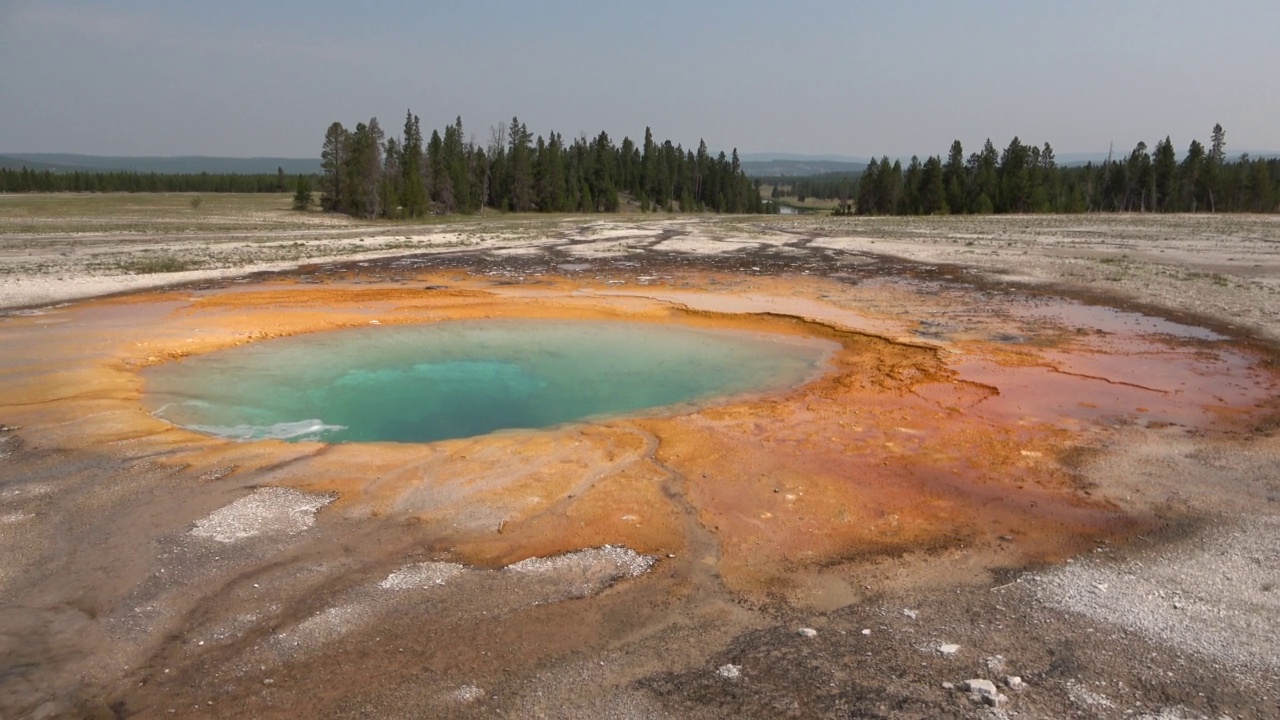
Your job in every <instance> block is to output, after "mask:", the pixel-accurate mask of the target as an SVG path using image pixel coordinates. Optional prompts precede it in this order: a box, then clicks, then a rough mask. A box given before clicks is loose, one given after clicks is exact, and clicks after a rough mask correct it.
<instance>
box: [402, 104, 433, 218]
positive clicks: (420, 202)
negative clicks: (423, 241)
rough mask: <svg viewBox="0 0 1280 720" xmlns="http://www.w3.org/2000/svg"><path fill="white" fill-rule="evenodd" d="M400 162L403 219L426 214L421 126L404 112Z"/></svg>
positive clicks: (411, 114) (414, 116)
mask: <svg viewBox="0 0 1280 720" xmlns="http://www.w3.org/2000/svg"><path fill="white" fill-rule="evenodd" d="M401 155H402V158H401V161H400V206H401V207H402V208H404V215H405V217H411V218H419V217H422V216H423V215H425V214H426V213H427V185H426V181H425V179H424V175H423V172H422V126H421V125H420V124H419V122H418V116H417V115H414V114H413V113H411V112H409V111H408V110H406V111H405V117H404V145H403V146H402V149H401Z"/></svg>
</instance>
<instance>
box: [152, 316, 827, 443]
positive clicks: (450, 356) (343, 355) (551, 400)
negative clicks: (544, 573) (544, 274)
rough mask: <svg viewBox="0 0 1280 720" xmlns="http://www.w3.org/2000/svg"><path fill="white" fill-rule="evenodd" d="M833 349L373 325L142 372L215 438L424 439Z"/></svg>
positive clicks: (770, 379)
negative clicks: (218, 436) (216, 436)
mask: <svg viewBox="0 0 1280 720" xmlns="http://www.w3.org/2000/svg"><path fill="white" fill-rule="evenodd" d="M836 347H837V346H836V344H835V343H832V342H829V341H822V340H815V339H808V338H795V337H791V336H783V335H772V334H765V333H748V332H738V331H722V330H705V329H694V328H689V327H683V326H674V325H648V324H641V323H624V322H575V321H546V320H485V321H460V322H444V323H438V324H433V325H415V326H400V327H376V328H367V329H359V330H344V331H338V332H329V333H319V334H316V335H304V336H298V337H293V338H286V339H282V340H272V341H268V342H262V343H256V344H253V345H247V346H243V347H239V348H234V349H231V350H225V351H220V352H216V353H210V354H208V355H201V356H195V357H192V358H188V359H185V360H182V361H179V362H174V363H168V364H165V365H160V366H157V367H154V368H150V369H148V370H147V371H146V380H147V386H148V394H147V401H148V403H149V404H150V407H151V409H152V410H153V412H154V413H155V415H156V416H158V417H161V418H163V419H165V420H167V421H169V422H172V423H174V424H176V425H180V426H183V427H186V428H189V429H192V430H197V431H200V432H205V433H209V434H213V435H220V436H224V437H231V438H239V439H260V438H278V439H285V440H324V441H327V442H369V441H394V442H430V441H434V440H444V439H448V438H459V437H470V436H474V435H483V434H486V433H489V432H493V431H495V430H501V429H510V428H540V427H548V426H552V425H557V424H560V423H565V422H570V421H574V420H581V419H584V418H596V417H600V416H610V415H618V414H626V413H633V412H636V411H640V410H646V409H650V408H657V407H664V406H670V405H679V404H681V403H706V402H709V401H712V400H714V399H716V398H722V397H725V396H732V395H735V394H740V393H747V392H762V391H771V390H779V389H783V388H787V387H791V386H794V385H797V384H800V383H802V382H804V381H806V380H808V379H810V378H812V377H814V376H815V375H816V374H817V373H818V372H819V371H820V369H821V367H822V366H823V365H824V364H825V362H826V359H827V357H828V356H829V355H830V353H831V352H832V351H833V350H834V349H835V348H836Z"/></svg>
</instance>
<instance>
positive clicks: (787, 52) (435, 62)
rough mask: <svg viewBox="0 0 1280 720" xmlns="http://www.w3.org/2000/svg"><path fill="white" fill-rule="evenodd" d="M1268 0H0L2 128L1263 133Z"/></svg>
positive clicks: (262, 133)
mask: <svg viewBox="0 0 1280 720" xmlns="http://www.w3.org/2000/svg"><path fill="white" fill-rule="evenodd" d="M1278 28H1280V2H1278V1H1277V0H1222V1H1221V2H1205V0H1196V1H1194V2H1193V1H1192V0H1133V1H1129V2H1125V1H1122V0H1109V1H1107V2H1094V1H1092V0H1060V1H1058V2H1049V1H1047V0H1043V1H1041V0H1001V1H995V0H992V1H989V2H977V1H974V2H965V1H963V0H938V1H925V0H919V1H917V2H909V1H907V0H899V1H897V2H890V1H887V0H886V1H884V2H880V1H866V2H856V1H853V0H831V1H829V2H828V1H823V0H813V1H805V0H790V1H789V2H778V1H777V0H774V1H772V2H759V1H758V0H732V1H729V0H723V1H722V0H705V1H702V2H699V1H698V0H684V1H671V2H668V1H667V0H646V1H645V2H607V1H606V0H596V1H594V2H589V1H586V0H583V1H578V0H465V1H464V0H456V1H453V2H444V1H437V2H411V1H409V0H373V1H360V2H353V1H351V0H346V1H345V2H341V3H338V2H327V1H326V0H306V1H292V0H290V1H284V0H280V1H276V2H273V1H271V0H252V1H250V0H220V1H218V2H195V1H194V0H112V1H111V2H105V1H103V2H87V1H77V0H0V152H4V151H9V152H20V151H25V152H77V153H90V154H102V155H185V154H202V155H234V156H250V155H275V156H290V157H313V156H317V155H318V154H319V151H320V144H321V139H322V137H323V134H324V130H325V128H326V127H327V126H328V125H329V123H331V122H333V121H335V120H337V121H340V122H342V123H343V124H345V125H347V126H348V127H350V126H353V125H354V124H355V123H356V122H357V121H362V120H367V119H368V118H369V117H370V116H375V115H376V116H377V117H378V119H379V121H380V122H381V123H382V126H383V128H384V130H386V131H387V132H388V134H396V135H398V134H399V132H400V129H401V127H402V125H403V120H404V113H405V109H406V108H412V109H413V111H414V112H415V113H417V114H418V115H420V116H421V118H422V122H423V125H424V127H426V126H429V127H432V128H438V127H441V126H443V125H444V124H445V123H447V122H450V121H452V120H453V118H454V117H455V116H457V115H461V116H462V118H463V123H464V126H465V128H466V130H467V131H468V133H469V134H472V133H473V134H474V135H475V137H476V139H477V140H479V141H481V142H484V141H487V139H488V135H489V127H490V126H491V125H493V124H496V123H497V122H499V121H501V120H509V119H510V118H511V116H512V115H518V116H519V117H520V119H521V120H522V121H523V122H524V123H525V124H526V125H527V126H528V127H529V129H530V130H531V131H532V132H533V133H534V134H535V135H536V134H544V133H546V132H547V131H549V130H557V131H559V132H561V133H563V134H564V135H566V136H575V135H577V134H578V133H579V132H582V131H586V132H588V133H591V134H594V133H596V132H598V131H599V130H601V129H604V130H606V131H608V132H609V134H610V136H611V137H613V138H614V140H615V141H617V142H621V140H622V137H623V136H624V135H630V136H631V137H632V138H633V139H638V138H642V137H643V135H644V128H645V126H646V125H650V126H652V127H653V131H654V134H655V136H657V137H659V138H669V139H671V140H672V141H674V142H680V143H683V144H684V145H685V146H686V147H688V146H691V145H696V144H697V142H698V140H699V138H705V139H706V140H707V144H708V145H709V146H710V147H711V148H712V149H713V150H720V149H724V150H728V149H730V148H732V147H735V146H736V147H738V148H739V150H740V151H741V152H743V153H748V152H761V151H770V152H791V153H814V154H817V153H823V154H844V155H854V156H867V155H872V154H876V155H879V154H890V155H911V154H913V153H918V154H920V155H927V154H934V153H945V152H946V150H947V148H948V146H949V145H950V143H951V141H952V140H953V139H956V138H958V139H960V140H961V141H962V142H964V144H965V149H966V151H972V150H975V149H977V146H978V145H979V144H980V143H981V142H982V140H983V139H984V138H986V137H991V138H992V140H993V141H994V142H995V144H996V145H997V146H1000V147H1003V146H1004V145H1006V144H1007V143H1008V140H1009V139H1010V138H1011V137H1012V136H1013V135H1015V134H1016V135H1018V136H1020V137H1021V138H1022V140H1023V141H1024V142H1028V143H1034V144H1041V143H1043V142H1045V141H1048V142H1050V143H1051V144H1052V145H1053V146H1054V148H1055V150H1056V151H1057V153H1058V154H1059V155H1062V154H1064V153H1070V152H1092V151H1106V149H1107V146H1108V144H1109V143H1112V142H1114V143H1115V147H1116V149H1117V151H1123V152H1128V151H1129V150H1130V149H1132V147H1133V145H1134V144H1136V143H1137V141H1139V140H1145V141H1146V142H1147V143H1148V144H1152V145H1154V143H1155V142H1156V140H1158V139H1161V138H1163V137H1164V136H1165V135H1170V136H1172V138H1173V141H1174V144H1175V146H1177V147H1178V149H1179V150H1180V151H1181V150H1183V149H1185V147H1186V145H1187V144H1188V143H1189V142H1190V140H1191V139H1192V138H1198V139H1200V140H1201V141H1202V142H1207V141H1208V137H1209V131H1210V128H1212V126H1213V124H1214V123H1215V122H1220V123H1222V125H1223V126H1224V127H1225V128H1226V131H1227V145H1228V152H1230V153H1232V154H1234V152H1238V151H1239V150H1245V149H1252V150H1280V122H1277V120H1280V81H1277V74H1278V71H1280V41H1278V40H1277V35H1276V32H1277V29H1278Z"/></svg>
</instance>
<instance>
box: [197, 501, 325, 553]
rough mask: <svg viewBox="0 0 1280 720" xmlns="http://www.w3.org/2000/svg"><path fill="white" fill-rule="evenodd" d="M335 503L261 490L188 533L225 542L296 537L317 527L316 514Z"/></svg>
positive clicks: (205, 519) (210, 516)
mask: <svg viewBox="0 0 1280 720" xmlns="http://www.w3.org/2000/svg"><path fill="white" fill-rule="evenodd" d="M333 500H334V499H333V497H332V496H328V495H316V494H312V493H304V492H300V491H298V490H294V489H292V488H285V487H264V488H258V489H257V490H255V491H253V492H252V493H251V494H249V495H246V496H244V497H242V498H240V499H239V500H236V501H235V502H233V503H231V504H230V505H226V506H224V507H221V508H219V509H217V510H214V511H213V512H212V513H209V515H208V516H206V517H204V518H203V519H201V520H197V521H196V524H195V527H194V528H192V529H191V531H190V532H189V533H188V534H189V535H192V536H194V537H199V538H208V539H210V540H216V541H218V542H221V543H231V542H236V541H237V540H244V539H245V538H251V537H254V536H257V535H295V534H297V533H300V532H302V531H304V530H306V529H308V528H310V527H311V526H312V525H313V524H315V519H316V511H317V510H319V509H320V508H322V507H324V506H325V505H328V504H329V503H331V502H333Z"/></svg>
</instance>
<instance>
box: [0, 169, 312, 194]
mask: <svg viewBox="0 0 1280 720" xmlns="http://www.w3.org/2000/svg"><path fill="white" fill-rule="evenodd" d="M296 187H297V181H296V180H290V179H289V178H288V177H287V176H286V175H285V172H284V169H283V168H280V169H278V170H277V171H276V172H274V173H254V174H238V173H183V174H167V173H164V174H162V173H153V172H152V173H140V172H134V171H102V172H94V171H81V170H75V171H70V172H67V171H53V170H33V169H30V168H27V167H25V166H24V167H22V168H21V169H14V168H0V193H28V192H89V193H109V192H131V193H144V192H151V193H158V192H201V193H282V192H288V191H290V190H292V189H294V188H296Z"/></svg>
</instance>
